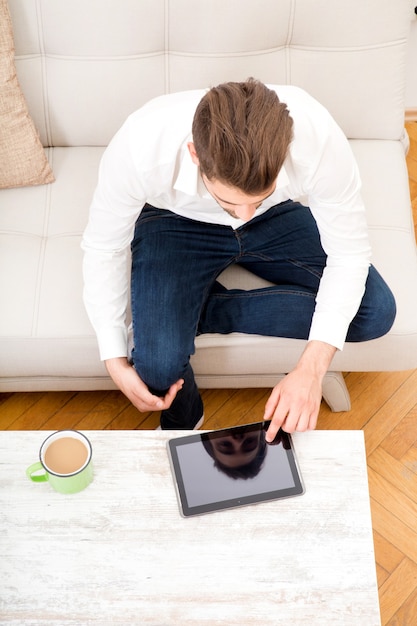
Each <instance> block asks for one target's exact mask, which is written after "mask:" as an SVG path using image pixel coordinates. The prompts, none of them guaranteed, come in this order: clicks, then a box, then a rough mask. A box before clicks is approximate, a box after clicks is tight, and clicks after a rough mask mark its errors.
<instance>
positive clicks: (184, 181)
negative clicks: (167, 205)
mask: <svg viewBox="0 0 417 626" xmlns="http://www.w3.org/2000/svg"><path fill="white" fill-rule="evenodd" d="M188 141H191V136H190V137H189V138H187V140H186V141H185V142H184V144H183V145H182V147H181V151H180V167H179V172H178V176H177V178H176V179H175V182H174V189H175V190H176V191H181V192H182V193H185V194H187V195H189V196H200V197H201V198H208V199H210V198H212V197H213V196H212V195H211V194H210V193H209V192H208V191H207V189H206V186H205V185H204V183H203V180H202V178H201V176H200V169H199V167H198V166H197V165H196V164H195V163H193V161H192V159H191V155H190V152H189V150H188V147H187V143H188ZM288 183H289V178H288V174H287V172H286V170H285V166H282V168H281V169H280V171H279V172H278V177H277V184H276V188H275V191H277V190H278V189H283V188H284V187H286V186H287V185H288ZM274 193H275V192H274Z"/></svg>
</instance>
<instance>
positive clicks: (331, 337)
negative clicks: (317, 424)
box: [306, 112, 371, 349]
mask: <svg viewBox="0 0 417 626" xmlns="http://www.w3.org/2000/svg"><path fill="white" fill-rule="evenodd" d="M315 132H316V133H317V137H316V143H317V146H318V149H317V146H316V150H315V158H314V160H313V163H314V165H313V167H311V163H310V167H309V172H310V174H309V177H308V180H307V181H306V187H307V190H308V199H309V206H310V209H311V212H312V214H313V216H314V218H315V220H316V222H317V226H318V229H319V233H320V238H321V244H322V246H323V249H324V251H325V252H326V254H327V263H326V267H325V269H324V272H323V275H322V278H321V281H320V286H319V290H318V293H317V298H316V308H315V312H314V316H313V320H312V324H311V328H310V335H309V339H310V340H313V339H315V340H319V341H324V342H326V343H329V344H331V345H333V346H335V347H336V348H338V349H342V348H343V344H344V342H345V339H346V334H347V331H348V327H349V324H350V322H351V321H352V319H353V318H354V316H355V315H356V313H357V311H358V309H359V306H360V303H361V300H362V297H363V294H364V292H365V283H366V279H367V276H368V272H369V264H370V258H371V247H370V244H369V239H368V228H367V223H366V215H365V207H364V203H363V200H362V197H361V181H360V176H359V171H358V167H357V164H356V161H355V158H354V156H353V153H352V151H351V148H350V145H349V142H348V140H347V139H346V137H345V135H344V134H343V132H342V131H341V129H340V128H339V127H338V126H337V124H336V122H335V121H334V120H333V119H332V117H331V116H330V115H329V114H327V112H326V114H324V113H323V119H322V120H321V123H320V124H319V125H317V126H316V129H315Z"/></svg>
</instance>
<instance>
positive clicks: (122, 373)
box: [105, 357, 184, 412]
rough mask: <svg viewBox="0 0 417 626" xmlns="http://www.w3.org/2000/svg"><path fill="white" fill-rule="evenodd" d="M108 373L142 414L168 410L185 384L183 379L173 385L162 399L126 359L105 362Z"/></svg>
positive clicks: (119, 358)
mask: <svg viewBox="0 0 417 626" xmlns="http://www.w3.org/2000/svg"><path fill="white" fill-rule="evenodd" d="M105 365H106V368H107V371H108V373H109V374H110V376H111V377H112V379H113V381H114V382H115V383H116V385H117V386H118V388H119V389H120V391H122V392H123V393H124V394H125V396H126V397H127V398H129V400H130V401H131V403H132V404H133V405H134V406H135V407H136V408H137V409H138V410H139V411H142V412H146V411H163V410H165V409H168V408H169V407H170V406H171V404H172V402H173V400H174V398H175V396H176V395H177V393H178V391H179V390H180V389H181V387H182V386H183V384H184V381H183V380H182V379H180V380H178V381H177V382H176V383H174V384H173V385H171V387H170V388H169V390H168V393H167V394H166V395H165V396H164V397H163V398H160V397H159V396H154V395H153V394H152V393H151V392H150V391H149V389H148V387H147V386H146V385H145V383H144V382H143V380H141V378H139V376H138V375H137V373H136V370H135V369H134V367H132V366H131V365H130V364H129V363H128V360H127V358H126V357H118V358H115V359H108V360H107V361H105Z"/></svg>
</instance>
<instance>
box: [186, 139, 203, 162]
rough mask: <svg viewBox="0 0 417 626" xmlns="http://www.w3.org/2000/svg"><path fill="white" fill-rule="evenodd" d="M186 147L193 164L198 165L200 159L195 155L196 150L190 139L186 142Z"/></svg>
mask: <svg viewBox="0 0 417 626" xmlns="http://www.w3.org/2000/svg"><path fill="white" fill-rule="evenodd" d="M187 148H188V151H189V153H190V156H191V160H192V162H193V163H194V165H200V159H199V158H198V156H197V152H196V151H195V146H194V144H193V142H192V141H189V142H188V143H187Z"/></svg>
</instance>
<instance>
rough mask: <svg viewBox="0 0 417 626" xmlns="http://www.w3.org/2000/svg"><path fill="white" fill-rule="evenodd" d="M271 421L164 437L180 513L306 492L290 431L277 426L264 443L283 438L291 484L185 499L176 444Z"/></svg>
mask: <svg viewBox="0 0 417 626" xmlns="http://www.w3.org/2000/svg"><path fill="white" fill-rule="evenodd" d="M269 424H270V422H269V421H265V422H254V423H252V424H243V425H239V426H234V427H231V428H223V429H220V430H213V431H202V432H199V433H195V434H194V433H193V434H190V435H184V436H182V437H175V438H172V439H169V440H168V441H167V451H168V456H169V460H170V463H171V469H172V474H173V479H174V484H175V490H176V494H177V499H178V503H179V508H180V513H181V515H182V516H183V517H191V516H194V515H203V514H205V513H214V512H215V511H223V510H225V509H234V508H237V507H242V506H248V505H251V504H259V503H261V502H269V501H271V500H282V499H286V498H291V497H294V496H299V495H302V494H303V493H305V487H304V483H303V480H302V476H301V472H300V469H299V465H298V461H297V457H296V455H295V451H294V444H293V440H292V437H291V435H290V434H289V433H286V432H285V431H283V430H280V431H279V433H278V435H277V437H276V438H275V441H274V442H272V443H271V444H267V445H271V446H273V445H276V443H275V442H280V441H282V442H285V443H283V445H284V450H285V452H286V453H287V460H288V466H289V468H290V470H291V474H292V478H293V481H294V487H287V488H285V489H276V490H273V491H266V492H260V493H257V494H253V495H250V496H243V497H240V498H232V499H228V500H220V501H217V502H209V503H206V504H202V505H197V506H189V505H188V501H187V494H186V489H185V485H184V479H183V474H182V471H181V465H180V461H179V458H178V448H179V447H180V446H184V445H189V444H191V443H195V442H202V441H203V438H204V437H207V436H208V435H212V436H213V435H214V436H216V435H218V436H219V437H221V436H224V433H225V432H226V431H227V433H228V434H230V433H234V432H238V431H239V430H245V432H247V430H248V429H250V428H253V429H254V430H258V429H260V430H264V431H266V430H267V429H268V426H269Z"/></svg>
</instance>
